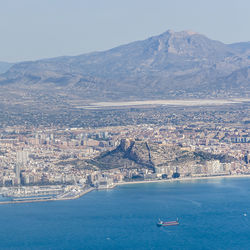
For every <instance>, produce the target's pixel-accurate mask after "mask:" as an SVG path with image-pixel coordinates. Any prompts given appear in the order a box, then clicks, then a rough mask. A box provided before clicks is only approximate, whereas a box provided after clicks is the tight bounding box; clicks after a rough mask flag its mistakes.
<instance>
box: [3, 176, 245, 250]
mask: <svg viewBox="0 0 250 250" xmlns="http://www.w3.org/2000/svg"><path fill="white" fill-rule="evenodd" d="M244 213H247V216H244ZM177 216H178V217H179V220H180V223H181V224H180V225H179V226H175V227H167V228H158V227H156V222H157V220H158V218H161V219H163V220H170V219H176V217H177ZM0 248H1V249H4V248H6V249H250V178H249V179H247V178H246V179H245V178H244V179H242V178H239V179H214V180H197V181H189V182H175V183H152V184H133V185H126V186H120V187H118V188H115V189H113V190H108V191H94V192H92V193H89V194H87V195H86V196H84V197H82V198H80V199H78V200H72V201H59V202H44V203H30V204H11V205H2V206H0Z"/></svg>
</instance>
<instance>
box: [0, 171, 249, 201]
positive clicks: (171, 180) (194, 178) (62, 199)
mask: <svg viewBox="0 0 250 250" xmlns="http://www.w3.org/2000/svg"><path fill="white" fill-rule="evenodd" d="M223 178H250V174H241V175H215V176H195V177H182V178H172V179H164V180H162V179H161V180H143V181H130V182H119V183H115V184H114V185H113V186H112V187H110V188H99V189H98V188H89V189H87V190H84V191H82V192H81V193H79V194H77V195H75V196H72V197H65V198H63V197H62V198H51V199H50V198H49V199H33V200H12V201H11V200H10V201H0V205H2V204H17V203H34V202H49V201H65V200H75V199H78V198H80V197H82V196H84V195H86V194H87V193H90V192H92V191H93V190H105V189H106V190H108V189H113V188H115V187H117V186H122V185H131V184H146V183H164V182H178V181H180V182H183V181H193V180H206V179H223Z"/></svg>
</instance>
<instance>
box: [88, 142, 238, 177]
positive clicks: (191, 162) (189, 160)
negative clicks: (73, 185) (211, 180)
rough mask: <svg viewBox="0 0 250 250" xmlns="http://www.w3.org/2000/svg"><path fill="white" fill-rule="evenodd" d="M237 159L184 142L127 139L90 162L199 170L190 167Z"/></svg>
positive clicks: (107, 166)
mask: <svg viewBox="0 0 250 250" xmlns="http://www.w3.org/2000/svg"><path fill="white" fill-rule="evenodd" d="M233 160H234V159H233V158H232V157H230V156H227V155H221V154H218V155H216V154H211V153H207V152H202V151H192V150H189V149H187V148H183V147H180V146H168V145H164V144H157V143H148V142H145V141H135V140H125V139H123V140H121V143H120V145H119V146H118V147H117V148H116V149H114V150H113V151H108V152H105V153H103V154H101V155H100V156H99V157H96V158H95V159H93V160H91V161H90V163H91V164H93V165H94V166H97V167H99V168H100V169H113V168H132V169H133V168H149V169H152V170H155V171H156V170H157V168H162V167H166V168H168V169H170V170H172V171H175V169H176V168H178V169H182V171H184V172H185V171H187V168H190V166H193V167H194V168H195V170H190V169H189V170H188V171H190V172H192V171H199V169H198V170H197V168H202V167H207V168H209V167H208V166H209V165H211V164H210V163H212V164H213V163H214V162H217V163H218V164H220V163H229V162H231V161H233ZM207 171H208V169H207Z"/></svg>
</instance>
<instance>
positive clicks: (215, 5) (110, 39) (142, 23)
mask: <svg viewBox="0 0 250 250" xmlns="http://www.w3.org/2000/svg"><path fill="white" fill-rule="evenodd" d="M249 13H250V0H0V34H1V39H0V45H1V46H0V61H11V62H15V61H23V60H35V59H40V58H46V57H54V56H61V55H78V54H83V53H86V52H91V51H96V50H106V49H109V48H112V47H115V46H118V45H121V44H125V43H128V42H132V41H135V40H142V39H145V38H147V37H150V36H153V35H157V34H160V33H162V32H164V31H166V30H168V29H173V30H175V31H181V30H193V31H196V32H199V33H202V34H204V35H206V36H208V37H209V38H211V39H215V40H220V41H222V42H225V43H233V42H239V41H250V29H249V25H250V14H249Z"/></svg>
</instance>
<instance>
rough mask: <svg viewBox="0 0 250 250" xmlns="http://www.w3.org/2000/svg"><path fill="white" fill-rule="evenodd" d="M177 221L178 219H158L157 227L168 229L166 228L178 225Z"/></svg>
mask: <svg viewBox="0 0 250 250" xmlns="http://www.w3.org/2000/svg"><path fill="white" fill-rule="evenodd" d="M179 224H180V223H179V220H178V218H177V219H176V220H174V221H162V220H160V219H159V221H158V222H157V226H158V227H168V226H177V225H179Z"/></svg>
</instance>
